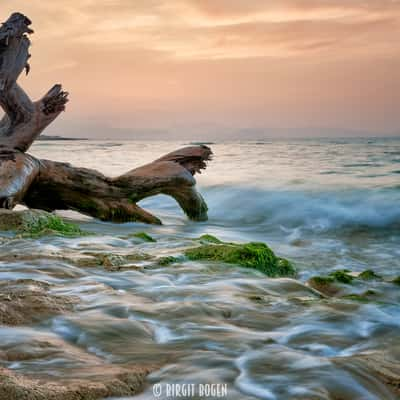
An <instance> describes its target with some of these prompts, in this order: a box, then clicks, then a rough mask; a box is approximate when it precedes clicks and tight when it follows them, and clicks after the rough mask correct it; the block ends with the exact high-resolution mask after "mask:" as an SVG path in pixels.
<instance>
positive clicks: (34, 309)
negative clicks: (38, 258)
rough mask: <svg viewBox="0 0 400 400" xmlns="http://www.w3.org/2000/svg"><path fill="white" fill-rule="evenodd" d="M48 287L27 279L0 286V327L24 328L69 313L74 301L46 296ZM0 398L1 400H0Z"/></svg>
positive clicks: (50, 295)
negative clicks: (22, 326) (23, 326)
mask: <svg viewBox="0 0 400 400" xmlns="http://www.w3.org/2000/svg"><path fill="white" fill-rule="evenodd" d="M49 289H50V285H49V284H47V283H45V282H38V281H34V280H31V279H18V280H16V281H2V282H1V283H0V324H4V325H27V324H31V323H34V322H36V321H38V320H40V319H43V318H47V317H49V316H51V315H56V314H61V313H64V312H67V311H71V310H72V309H73V307H74V305H75V304H76V303H77V302H78V299H77V298H75V297H71V296H57V295H53V294H51V293H49ZM0 398H1V397H0Z"/></svg>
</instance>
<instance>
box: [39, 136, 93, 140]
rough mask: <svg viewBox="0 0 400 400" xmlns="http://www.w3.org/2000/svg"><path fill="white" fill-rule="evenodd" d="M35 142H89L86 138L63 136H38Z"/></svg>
mask: <svg viewBox="0 0 400 400" xmlns="http://www.w3.org/2000/svg"><path fill="white" fill-rule="evenodd" d="M36 140H89V139H87V138H72V137H63V136H50V135H40V136H39V137H38V138H37V139H36Z"/></svg>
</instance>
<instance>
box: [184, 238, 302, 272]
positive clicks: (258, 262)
mask: <svg viewBox="0 0 400 400" xmlns="http://www.w3.org/2000/svg"><path fill="white" fill-rule="evenodd" d="M215 239H217V238H214V237H212V243H209V244H202V245H201V246H199V247H195V248H192V249H188V250H186V251H185V255H186V256H187V257H188V258H189V260H206V261H219V262H224V263H227V264H236V265H239V266H241V267H246V268H254V269H257V270H259V271H261V272H263V273H264V274H266V275H268V276H270V277H278V276H294V275H295V274H296V270H295V268H294V267H293V265H292V264H291V263H290V262H289V261H288V260H286V259H284V258H279V257H277V256H276V255H275V254H274V252H273V251H272V250H271V249H270V248H269V247H268V246H267V245H266V244H264V243H256V242H253V243H245V244H235V243H225V242H221V241H219V242H216V241H215ZM217 240H219V239H217Z"/></svg>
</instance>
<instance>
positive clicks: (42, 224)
mask: <svg viewBox="0 0 400 400" xmlns="http://www.w3.org/2000/svg"><path fill="white" fill-rule="evenodd" d="M0 230H3V231H16V232H17V233H19V234H21V235H22V236H25V237H26V236H28V237H37V236H44V235H49V234H57V235H63V236H80V235H83V234H85V233H84V232H83V231H82V230H81V229H80V228H79V226H78V225H76V224H73V223H70V222H66V221H64V220H63V219H62V218H60V217H58V216H57V215H54V214H51V213H48V212H46V211H41V210H22V211H10V210H0Z"/></svg>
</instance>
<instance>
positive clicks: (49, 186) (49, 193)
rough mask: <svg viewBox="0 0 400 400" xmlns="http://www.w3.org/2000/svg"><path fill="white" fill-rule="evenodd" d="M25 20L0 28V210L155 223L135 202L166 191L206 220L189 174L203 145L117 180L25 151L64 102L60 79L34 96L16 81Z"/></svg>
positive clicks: (205, 155)
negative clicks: (0, 111)
mask: <svg viewBox="0 0 400 400" xmlns="http://www.w3.org/2000/svg"><path fill="white" fill-rule="evenodd" d="M30 25H31V21H30V20H29V18H27V17H26V16H24V15H23V14H20V13H14V14H12V15H11V16H10V18H9V19H8V20H7V21H6V22H5V23H4V24H3V25H2V26H1V27H0V106H1V107H2V108H3V110H4V112H5V115H4V117H3V118H2V119H1V121H0V208H6V209H12V208H14V207H15V205H17V204H19V203H20V204H25V205H27V206H28V207H32V208H39V209H44V210H46V211H52V210H57V209H71V210H76V211H79V212H81V213H83V214H86V215H90V216H93V217H95V218H99V219H101V220H105V221H114V222H126V221H140V222H146V223H155V224H159V223H161V221H160V220H159V219H158V218H157V217H155V216H153V215H151V214H150V213H149V212H147V211H145V210H143V209H142V208H140V207H139V206H138V205H137V204H136V203H137V202H138V201H140V200H142V199H144V198H145V197H149V196H154V195H157V194H166V195H169V196H172V197H173V198H174V199H175V200H176V201H177V202H178V204H179V205H180V207H181V208H182V209H183V211H184V212H185V213H186V215H187V216H188V217H189V218H190V219H193V220H200V221H201V220H205V219H207V205H206V203H205V202H204V200H203V198H202V196H201V195H200V194H199V193H198V192H197V191H196V189H195V184H196V182H195V179H194V177H193V176H194V174H195V173H196V172H200V171H201V170H202V169H204V168H205V167H206V162H207V161H208V160H210V159H211V155H212V152H211V149H210V148H208V147H207V146H190V147H185V148H183V149H180V150H177V151H174V152H172V153H169V154H167V155H165V156H163V157H161V158H159V159H158V160H156V161H154V162H152V163H150V164H147V165H145V166H142V167H140V168H136V169H134V170H132V171H129V172H128V173H126V174H124V175H122V176H120V177H117V178H109V177H106V176H104V175H102V174H101V173H99V172H97V171H94V170H89V169H85V168H75V167H73V166H71V165H70V164H66V163H60V162H55V161H50V160H38V159H36V158H34V157H32V156H31V155H29V154H26V151H27V150H28V149H29V147H30V146H31V145H32V143H33V142H34V140H35V139H36V138H37V137H38V136H39V135H40V134H41V132H42V131H43V130H44V129H45V128H46V127H47V126H48V125H49V124H50V123H51V122H52V121H53V120H54V119H55V118H56V117H57V116H58V115H59V114H60V113H61V112H62V111H64V110H65V104H66V103H67V101H68V93H67V92H65V91H63V89H62V86H61V85H60V84H56V85H54V86H53V87H52V88H51V89H50V90H49V91H48V92H47V93H46V94H45V95H44V96H43V97H42V98H41V99H39V100H38V101H35V102H33V101H31V99H30V98H29V96H28V95H27V94H26V93H25V91H24V90H23V89H22V88H21V87H20V86H19V85H18V83H17V79H18V77H19V75H20V74H21V73H22V72H23V71H24V70H25V71H26V73H28V72H29V70H30V66H29V63H28V60H29V58H30V54H29V47H30V40H29V38H28V35H29V34H31V33H33V30H32V29H31V28H30Z"/></svg>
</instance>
